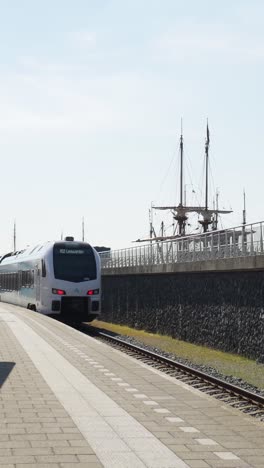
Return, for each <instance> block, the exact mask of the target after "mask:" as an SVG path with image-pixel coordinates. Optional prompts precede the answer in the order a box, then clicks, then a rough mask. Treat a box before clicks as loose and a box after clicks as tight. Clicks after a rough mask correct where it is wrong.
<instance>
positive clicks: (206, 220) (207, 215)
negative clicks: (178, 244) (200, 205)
mask: <svg viewBox="0 0 264 468" xmlns="http://www.w3.org/2000/svg"><path fill="white" fill-rule="evenodd" d="M209 144H210V134H209V127H208V120H207V127H206V140H205V209H204V211H203V213H202V215H203V220H202V221H200V224H201V225H202V226H203V231H204V232H207V231H208V226H209V224H212V213H211V212H210V211H209V210H208V168H209Z"/></svg>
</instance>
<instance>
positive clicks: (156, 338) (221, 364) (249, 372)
mask: <svg viewBox="0 0 264 468" xmlns="http://www.w3.org/2000/svg"><path fill="white" fill-rule="evenodd" d="M92 325H93V326H95V327H99V328H105V329H106V330H110V331H113V332H115V333H119V334H120V335H127V336H131V337H134V338H136V339H138V340H139V341H142V342H143V343H145V344H147V345H150V346H153V347H155V348H159V349H161V350H163V351H167V352H169V353H172V354H175V355H176V356H179V357H182V358H184V359H188V360H189V361H191V362H193V363H196V364H202V365H206V366H210V367H213V368H214V369H216V370H217V371H218V372H220V373H221V374H224V375H232V376H234V377H237V378H240V379H242V380H244V381H245V382H248V383H249V384H251V385H254V386H256V387H259V388H261V389H264V365H263V364H257V363H256V361H254V360H252V359H247V358H244V357H242V356H239V355H237V354H231V353H225V352H223V351H218V350H214V349H211V348H207V347H206V346H200V345H195V344H192V343H187V342H185V341H181V340H177V339H175V338H171V337H170V336H166V335H158V334H153V333H147V332H145V331H144V330H136V329H134V328H129V327H127V326H123V325H115V324H113V323H107V322H101V321H99V320H94V321H93V322H92Z"/></svg>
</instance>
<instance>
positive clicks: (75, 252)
mask: <svg viewBox="0 0 264 468" xmlns="http://www.w3.org/2000/svg"><path fill="white" fill-rule="evenodd" d="M53 266H54V276H55V278H56V279H61V280H65V281H73V282H75V283H79V282H81V281H89V280H93V279H95V278H96V263H95V257H94V252H93V249H92V248H91V247H90V246H89V245H83V244H79V245H78V244H70V243H68V242H67V243H64V242H61V243H57V244H55V245H54V247H53Z"/></svg>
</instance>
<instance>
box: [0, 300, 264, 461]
mask: <svg viewBox="0 0 264 468" xmlns="http://www.w3.org/2000/svg"><path fill="white" fill-rule="evenodd" d="M0 386H1V389H0V415H1V418H0V468H3V467H4V468H33V467H34V468H35V467H36V468H71V467H74V468H92V467H93V468H95V467H96V468H99V467H106V468H143V467H149V468H185V467H193V468H206V467H226V468H227V467H264V423H261V422H258V421H256V420H254V419H253V418H252V417H250V416H246V415H245V414H243V413H241V412H239V411H238V410H236V409H232V408H230V407H229V406H227V405H225V404H224V403H223V402H221V401H218V400H216V399H214V398H212V397H210V396H207V395H205V394H204V393H201V392H199V391H198V390H195V389H193V388H191V387H189V386H187V385H185V384H184V383H181V382H179V381H177V380H176V379H173V378H171V377H169V376H167V375H165V374H163V373H161V372H159V371H158V370H155V369H153V368H151V367H148V366H147V365H145V364H143V363H141V362H140V361H138V360H136V359H134V358H132V357H130V356H127V355H125V354H122V353H121V352H120V351H118V350H115V349H113V348H110V347H108V345H107V344H104V343H101V342H99V341H97V340H95V339H94V338H92V337H89V336H87V335H84V334H82V333H81V332H79V331H77V330H75V329H72V328H71V327H69V326H67V325H65V324H63V323H60V322H58V321H56V320H53V319H52V318H49V317H46V316H43V315H40V314H37V313H35V312H32V311H29V310H26V309H23V308H20V307H15V306H12V305H10V304H4V303H0Z"/></svg>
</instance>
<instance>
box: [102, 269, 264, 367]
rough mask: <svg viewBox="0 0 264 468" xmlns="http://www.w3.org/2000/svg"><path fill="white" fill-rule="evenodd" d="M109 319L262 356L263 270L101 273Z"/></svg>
mask: <svg viewBox="0 0 264 468" xmlns="http://www.w3.org/2000/svg"><path fill="white" fill-rule="evenodd" d="M103 293H104V300H103V315H102V318H103V319H104V320H106V321H109V322H114V323H118V324H126V325H129V326H132V327H138V328H141V329H145V330H148V331H150V332H159V333H164V334H168V335H171V336H173V337H177V338H180V339H182V340H186V341H189V342H192V343H199V344H204V345H208V346H211V347H213V348H218V349H221V350H224V351H231V352H236V353H239V354H242V355H244V356H248V357H252V358H256V359H259V360H260V361H262V360H264V271H253V270H248V271H200V272H199V273H198V272H178V273H170V274H168V273H167V274H161V273H160V274H159V273H158V274H137V275H135V274H121V275H117V274H116V275H104V276H103Z"/></svg>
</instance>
